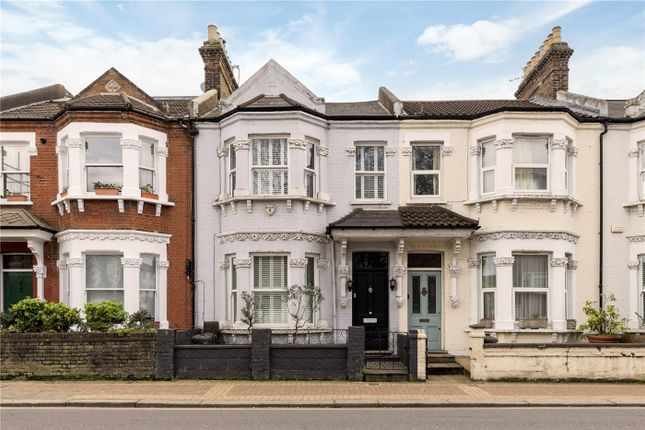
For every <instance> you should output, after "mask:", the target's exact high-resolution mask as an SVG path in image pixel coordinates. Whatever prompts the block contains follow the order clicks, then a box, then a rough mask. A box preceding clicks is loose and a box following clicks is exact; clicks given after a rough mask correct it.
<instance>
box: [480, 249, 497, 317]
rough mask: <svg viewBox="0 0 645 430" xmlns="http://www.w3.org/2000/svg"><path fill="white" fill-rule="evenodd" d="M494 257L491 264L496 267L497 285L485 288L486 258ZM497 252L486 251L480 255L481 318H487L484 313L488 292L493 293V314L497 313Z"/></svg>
mask: <svg viewBox="0 0 645 430" xmlns="http://www.w3.org/2000/svg"><path fill="white" fill-rule="evenodd" d="M485 257H492V259H493V260H491V264H492V265H493V268H494V269H495V286H494V287H491V288H484V258H485ZM494 258H495V253H484V254H480V255H479V279H478V282H479V315H480V317H479V318H480V319H482V318H485V315H484V296H485V295H486V294H492V295H493V315H496V314H497V266H495V262H494ZM491 320H492V321H495V318H491Z"/></svg>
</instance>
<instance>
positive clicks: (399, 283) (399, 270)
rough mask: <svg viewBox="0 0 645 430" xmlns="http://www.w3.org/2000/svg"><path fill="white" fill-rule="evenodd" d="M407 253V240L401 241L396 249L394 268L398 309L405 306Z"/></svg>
mask: <svg viewBox="0 0 645 430" xmlns="http://www.w3.org/2000/svg"><path fill="white" fill-rule="evenodd" d="M404 252H405V240H403V239H399V241H398V244H397V247H396V265H395V266H394V276H395V278H396V298H395V300H396V303H395V304H396V307H397V308H400V307H401V306H403V279H404V275H405V264H403V254H404Z"/></svg>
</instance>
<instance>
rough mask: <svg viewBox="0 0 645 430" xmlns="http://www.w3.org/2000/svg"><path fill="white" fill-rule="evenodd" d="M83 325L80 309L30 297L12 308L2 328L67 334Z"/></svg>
mask: <svg viewBox="0 0 645 430" xmlns="http://www.w3.org/2000/svg"><path fill="white" fill-rule="evenodd" d="M80 323H81V315H80V313H79V311H78V309H73V308H70V307H69V306H67V305H65V304H64V303H48V302H45V301H42V300H40V299H37V298H34V297H29V298H26V299H22V300H21V301H19V302H18V303H16V304H15V305H13V306H11V309H9V312H8V313H6V315H5V316H4V317H3V321H2V326H3V328H7V329H8V330H11V331H17V332H23V333H24V332H26V333H35V332H53V333H65V332H67V331H69V329H70V328H71V327H72V326H74V325H77V324H80Z"/></svg>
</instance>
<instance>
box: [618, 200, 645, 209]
mask: <svg viewBox="0 0 645 430" xmlns="http://www.w3.org/2000/svg"><path fill="white" fill-rule="evenodd" d="M641 205H645V199H641V200H637V201H635V202H627V203H625V204H624V205H623V207H624V208H631V207H635V206H641Z"/></svg>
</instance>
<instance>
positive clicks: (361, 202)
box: [350, 200, 392, 206]
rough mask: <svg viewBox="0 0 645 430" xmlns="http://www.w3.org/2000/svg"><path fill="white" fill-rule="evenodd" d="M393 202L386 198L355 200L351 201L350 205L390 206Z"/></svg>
mask: <svg viewBox="0 0 645 430" xmlns="http://www.w3.org/2000/svg"><path fill="white" fill-rule="evenodd" d="M391 204H392V202H389V201H386V200H354V201H352V202H350V205H375V206H379V205H383V206H389V205H391Z"/></svg>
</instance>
